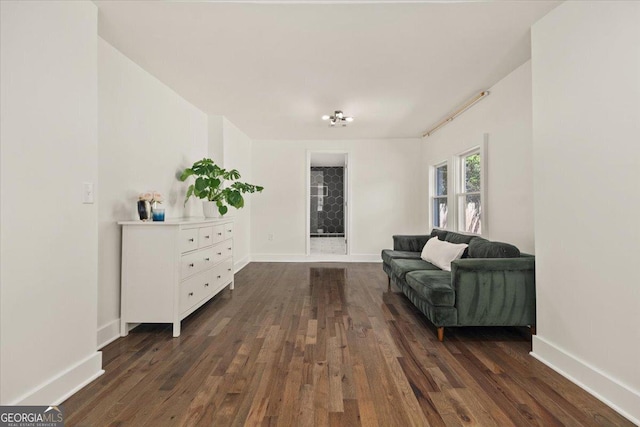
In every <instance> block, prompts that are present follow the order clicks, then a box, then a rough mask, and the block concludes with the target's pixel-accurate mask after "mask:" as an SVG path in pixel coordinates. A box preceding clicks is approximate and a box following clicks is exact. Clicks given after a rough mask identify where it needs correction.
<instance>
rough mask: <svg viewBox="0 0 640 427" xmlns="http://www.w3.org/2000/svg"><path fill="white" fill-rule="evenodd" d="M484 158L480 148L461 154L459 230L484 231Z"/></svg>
mask: <svg viewBox="0 0 640 427" xmlns="http://www.w3.org/2000/svg"><path fill="white" fill-rule="evenodd" d="M481 160H482V158H481V155H480V149H479V148H478V149H475V150H473V151H469V152H466V153H464V154H462V155H460V156H459V161H458V162H457V164H458V165H459V174H460V181H459V182H460V185H459V188H458V192H457V198H458V205H457V210H458V230H459V231H463V232H467V233H473V234H481V233H482V191H481V188H482V187H481V186H482V172H483V171H482V161H481Z"/></svg>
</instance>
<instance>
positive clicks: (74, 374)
mask: <svg viewBox="0 0 640 427" xmlns="http://www.w3.org/2000/svg"><path fill="white" fill-rule="evenodd" d="M102 374H104V370H102V353H101V352H99V351H97V352H95V353H93V354H91V355H90V356H89V357H87V358H86V359H84V360H81V361H80V362H78V363H76V364H75V365H73V366H71V367H70V368H68V369H66V370H65V371H62V372H60V373H59V374H58V375H56V376H54V377H53V378H51V379H49V380H48V381H46V382H45V383H43V384H41V385H39V386H38V387H36V388H35V389H33V390H32V391H30V392H28V393H26V394H25V395H23V396H21V397H19V398H18V399H16V400H15V401H13V402H11V403H9V405H47V406H48V405H52V406H55V405H59V404H61V403H62V402H64V401H65V400H66V399H67V398H69V396H71V395H72V394H74V393H75V392H77V391H78V390H80V389H81V388H82V387H84V386H86V385H87V384H89V383H90V382H91V381H93V380H95V379H96V378H98V377H99V376H100V375H102Z"/></svg>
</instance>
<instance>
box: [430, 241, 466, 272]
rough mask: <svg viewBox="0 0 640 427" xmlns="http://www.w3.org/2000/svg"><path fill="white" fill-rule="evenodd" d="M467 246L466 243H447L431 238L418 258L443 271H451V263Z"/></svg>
mask: <svg viewBox="0 0 640 427" xmlns="http://www.w3.org/2000/svg"><path fill="white" fill-rule="evenodd" d="M468 246H469V245H467V244H466V243H449V242H444V241H442V240H438V239H437V238H436V237H432V238H431V239H429V240H427V244H426V245H424V248H423V249H422V254H420V257H421V258H422V259H423V260H425V261H427V262H430V263H431V264H433V265H435V266H436V267H439V268H441V269H443V270H445V271H451V261H454V260H456V259H459V258H460V257H461V256H462V253H463V252H464V250H465V249H467V247H468Z"/></svg>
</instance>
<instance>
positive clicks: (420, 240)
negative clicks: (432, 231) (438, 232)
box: [393, 234, 431, 252]
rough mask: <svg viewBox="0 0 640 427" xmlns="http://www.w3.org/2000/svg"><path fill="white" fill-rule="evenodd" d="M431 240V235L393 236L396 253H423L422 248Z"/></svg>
mask: <svg viewBox="0 0 640 427" xmlns="http://www.w3.org/2000/svg"><path fill="white" fill-rule="evenodd" d="M430 238H431V236H430V235H428V234H424V235H413V236H409V235H407V236H401V235H395V236H393V250H394V251H408V252H422V248H424V245H425V244H426V243H427V240H429V239H430Z"/></svg>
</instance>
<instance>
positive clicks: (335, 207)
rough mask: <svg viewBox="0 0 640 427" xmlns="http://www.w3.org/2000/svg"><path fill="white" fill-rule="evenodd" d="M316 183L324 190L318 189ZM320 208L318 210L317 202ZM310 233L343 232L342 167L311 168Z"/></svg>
mask: <svg viewBox="0 0 640 427" xmlns="http://www.w3.org/2000/svg"><path fill="white" fill-rule="evenodd" d="M318 185H322V186H326V190H324V191H323V190H318ZM320 203H321V205H322V208H321V209H320V210H318V204H320ZM310 221H311V223H310V230H311V234H316V233H318V229H319V228H321V229H323V230H324V234H327V233H330V234H344V168H343V167H312V168H311V217H310Z"/></svg>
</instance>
